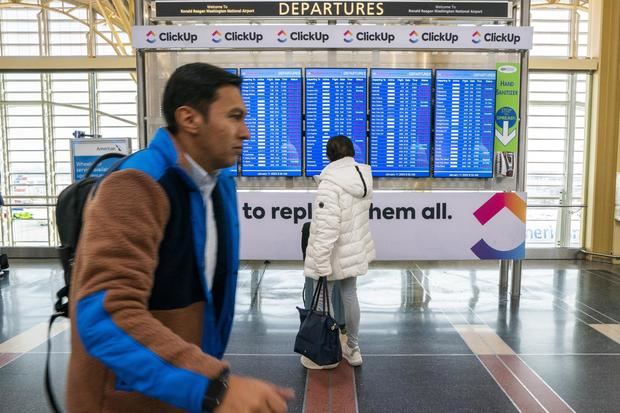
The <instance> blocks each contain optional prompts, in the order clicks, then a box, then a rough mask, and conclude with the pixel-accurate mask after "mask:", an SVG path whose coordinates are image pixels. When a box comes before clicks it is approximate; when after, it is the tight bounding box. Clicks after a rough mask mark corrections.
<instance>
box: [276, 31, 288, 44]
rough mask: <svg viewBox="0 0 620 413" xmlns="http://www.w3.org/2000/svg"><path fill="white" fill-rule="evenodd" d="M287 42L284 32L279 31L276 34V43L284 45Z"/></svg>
mask: <svg viewBox="0 0 620 413" xmlns="http://www.w3.org/2000/svg"><path fill="white" fill-rule="evenodd" d="M287 40H288V35H287V34H286V32H285V31H284V30H280V31H279V32H278V41H279V42H280V43H284V42H285V41H287Z"/></svg>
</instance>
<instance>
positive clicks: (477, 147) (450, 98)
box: [433, 70, 496, 178]
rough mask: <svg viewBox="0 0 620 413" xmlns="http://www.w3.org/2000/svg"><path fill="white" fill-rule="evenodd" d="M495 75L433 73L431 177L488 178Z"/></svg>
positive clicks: (490, 175) (491, 155) (491, 166)
mask: <svg viewBox="0 0 620 413" xmlns="http://www.w3.org/2000/svg"><path fill="white" fill-rule="evenodd" d="M495 78H496V75H495V71H493V70H437V71H436V73H435V150H434V164H433V166H434V167H433V176H435V177H439V178H447V177H456V178H463V177H472V178H491V177H492V176H493V142H494V133H495V126H494V115H495Z"/></svg>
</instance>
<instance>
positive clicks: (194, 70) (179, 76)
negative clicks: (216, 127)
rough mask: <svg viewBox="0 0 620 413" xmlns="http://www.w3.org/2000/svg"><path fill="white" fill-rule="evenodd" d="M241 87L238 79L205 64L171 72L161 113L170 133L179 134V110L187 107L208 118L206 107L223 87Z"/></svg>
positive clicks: (207, 108) (190, 65) (188, 65)
mask: <svg viewBox="0 0 620 413" xmlns="http://www.w3.org/2000/svg"><path fill="white" fill-rule="evenodd" d="M227 85H232V86H236V87H238V88H240V87H241V78H240V77H239V76H237V75H234V74H232V73H229V72H227V71H226V70H224V69H222V68H219V67H217V66H213V65H210V64H207V63H189V64H186V65H183V66H181V67H179V68H177V70H175V71H174V73H173V74H172V76H170V79H168V82H167V83H166V89H165V90H164V97H163V99H162V111H163V113H164V118H165V119H166V123H167V126H168V130H169V131H170V133H173V134H174V133H177V132H178V125H177V122H176V120H175V118H174V112H175V111H176V110H177V109H178V108H179V107H181V106H190V107H192V108H194V109H196V110H198V111H200V113H202V114H203V115H204V116H207V113H208V111H209V105H210V104H211V102H213V101H214V100H215V99H216V98H217V96H216V94H217V90H218V89H219V88H220V87H222V86H227Z"/></svg>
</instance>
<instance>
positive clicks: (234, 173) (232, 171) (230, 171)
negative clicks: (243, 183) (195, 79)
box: [223, 68, 239, 176]
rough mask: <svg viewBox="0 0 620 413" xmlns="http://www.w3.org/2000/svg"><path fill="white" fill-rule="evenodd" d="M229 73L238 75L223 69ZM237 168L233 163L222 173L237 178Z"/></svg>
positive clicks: (234, 71) (230, 69)
mask: <svg viewBox="0 0 620 413" xmlns="http://www.w3.org/2000/svg"><path fill="white" fill-rule="evenodd" d="M224 70H226V71H227V72H229V73H232V74H233V75H236V74H238V72H237V69H232V68H226V69H224ZM238 166H239V162H238V161H237V162H235V164H234V165H232V166H229V167H228V168H225V169H224V170H223V171H224V172H225V173H227V174H230V175H232V176H237V167H238Z"/></svg>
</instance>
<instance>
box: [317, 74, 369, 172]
mask: <svg viewBox="0 0 620 413" xmlns="http://www.w3.org/2000/svg"><path fill="white" fill-rule="evenodd" d="M336 135H346V136H348V137H349V138H351V140H352V141H353V146H354V148H355V160H356V161H358V162H361V163H365V162H366V69H306V176H313V175H317V174H319V173H321V170H322V169H323V168H324V167H325V166H326V165H327V164H328V160H327V155H326V154H325V145H326V144H327V140H328V139H329V138H331V137H332V136H336Z"/></svg>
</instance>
